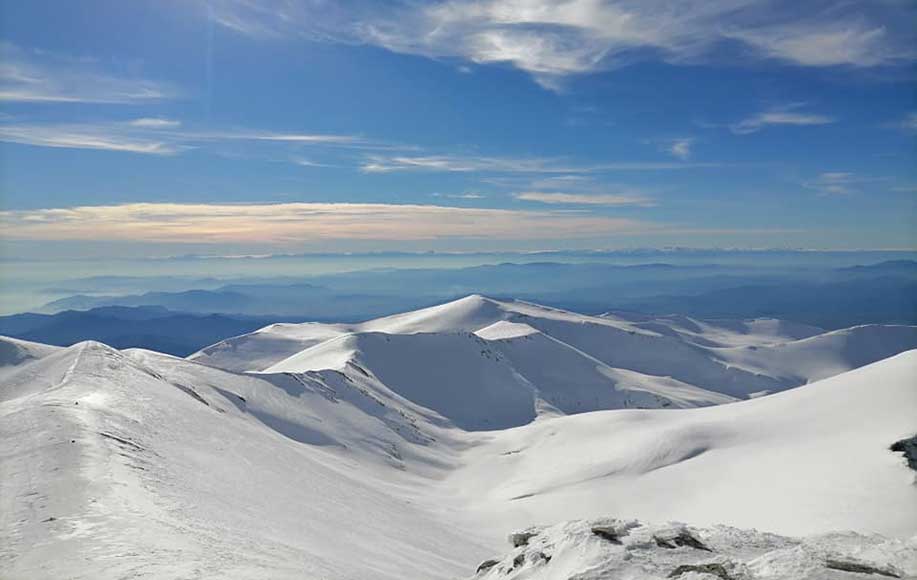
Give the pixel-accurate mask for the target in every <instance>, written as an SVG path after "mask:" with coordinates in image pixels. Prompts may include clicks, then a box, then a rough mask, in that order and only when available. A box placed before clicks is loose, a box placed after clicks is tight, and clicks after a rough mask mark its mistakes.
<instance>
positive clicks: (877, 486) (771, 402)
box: [447, 350, 917, 536]
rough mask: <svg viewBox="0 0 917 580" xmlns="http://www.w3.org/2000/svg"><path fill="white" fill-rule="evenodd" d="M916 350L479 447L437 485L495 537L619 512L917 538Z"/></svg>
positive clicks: (503, 436) (583, 417)
mask: <svg viewBox="0 0 917 580" xmlns="http://www.w3.org/2000/svg"><path fill="white" fill-rule="evenodd" d="M915 377H917V351H914V350H912V351H908V352H906V353H902V354H900V355H897V356H895V357H892V358H890V359H887V360H884V361H881V362H879V363H875V364H872V365H869V366H866V367H863V368H860V369H857V370H854V371H850V372H847V373H844V374H842V375H839V376H836V377H833V378H830V379H826V380H823V381H820V382H817V383H813V384H810V385H806V386H804V387H800V388H797V389H792V390H789V391H786V392H783V393H778V394H775V395H772V396H768V397H762V398H758V399H754V400H750V401H742V402H738V403H733V404H729V405H721V406H716V407H707V408H703V409H686V410H680V411H654V410H622V411H605V412H596V413H585V414H580V415H572V416H568V417H557V418H554V419H551V420H546V421H538V422H535V423H532V424H530V425H525V426H523V427H519V428H516V429H508V430H504V431H500V432H493V433H488V434H482V435H480V443H479V444H478V445H476V446H474V447H473V448H472V449H471V450H469V451H468V452H467V454H466V455H465V456H464V462H463V466H462V467H461V468H460V469H458V470H457V471H455V472H454V473H453V474H452V475H451V476H450V478H449V480H448V481H447V485H448V486H449V487H451V489H452V490H453V493H455V494H456V495H461V496H463V497H464V498H465V501H466V502H467V503H468V504H469V506H472V507H470V508H469V509H470V510H472V511H473V512H475V513H472V514H470V516H469V517H470V518H472V519H474V518H481V517H487V518H490V519H499V520H501V521H503V522H504V523H505V528H506V529H510V528H517V527H523V526H525V525H529V524H531V523H533V522H554V521H561V520H566V519H574V518H589V517H594V516H595V515H596V514H621V515H626V516H628V517H637V518H640V519H644V520H648V521H666V520H670V519H676V520H680V521H687V522H691V523H694V524H699V525H713V524H718V523H725V524H729V525H735V526H739V527H757V528H761V529H765V530H771V531H779V532H782V533H789V534H810V533H818V532H826V531H830V530H844V529H856V530H858V531H861V532H877V533H883V534H889V535H897V536H908V535H913V534H915V533H917V486H915V485H914V472H913V471H910V470H909V469H907V468H906V466H905V464H904V462H903V460H902V459H901V456H900V455H896V454H894V453H891V452H889V450H888V448H889V446H890V445H891V444H892V443H894V442H895V441H898V440H900V439H903V438H905V437H910V436H912V435H914V433H915V431H917V421H915V418H917V381H915V380H914V378H915Z"/></svg>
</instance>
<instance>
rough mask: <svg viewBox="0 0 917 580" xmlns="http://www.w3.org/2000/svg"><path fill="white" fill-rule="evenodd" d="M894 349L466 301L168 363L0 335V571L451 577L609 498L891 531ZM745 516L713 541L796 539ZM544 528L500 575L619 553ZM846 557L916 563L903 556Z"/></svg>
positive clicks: (873, 341)
mask: <svg viewBox="0 0 917 580" xmlns="http://www.w3.org/2000/svg"><path fill="white" fill-rule="evenodd" d="M915 346H917V338H915V329H914V328H911V327H885V326H872V327H857V328H853V329H848V330H844V331H836V332H832V333H819V332H818V329H814V328H807V327H798V326H793V325H786V324H781V323H778V322H775V321H751V322H728V321H721V322H716V323H711V322H704V321H694V320H690V319H675V318H661V319H642V318H639V317H632V318H625V317H623V316H620V315H617V316H612V315H608V316H603V317H588V316H581V315H577V314H574V313H569V312H564V311H558V310H554V309H550V308H545V307H541V306H537V305H533V304H528V303H521V302H501V301H495V300H490V299H487V298H482V297H479V296H472V297H469V298H466V299H463V300H460V301H457V302H453V303H449V304H445V305H442V306H439V307H435V308H431V309H426V310H421V311H417V312H413V313H407V314H404V315H398V316H393V317H388V318H384V319H378V320H374V321H370V322H367V323H363V324H360V325H319V324H305V325H275V326H271V327H267V328H265V329H262V330H260V331H258V332H255V333H252V334H249V335H244V336H241V337H237V338H235V339H231V340H229V341H224V342H223V343H219V344H217V345H214V346H213V347H210V348H208V349H204V350H203V351H201V352H200V353H197V354H196V355H194V356H193V357H191V360H186V359H181V358H176V357H172V356H168V355H163V354H159V353H154V352H151V351H144V350H136V349H129V350H125V351H118V350H115V349H112V348H110V347H108V346H106V345H103V344H100V343H95V342H86V343H80V344H77V345H74V346H72V347H68V348H56V347H45V346H43V345H37V344H34V343H26V342H23V341H16V340H12V339H0V472H2V474H3V477H2V478H0V576H2V577H3V578H10V579H17V580H18V579H26V578H28V579H42V578H60V577H67V578H87V579H88V578H103V579H104V578H122V577H127V576H131V575H133V576H134V577H150V578H176V577H219V578H246V579H249V578H265V579H267V578H271V579H274V578H304V577H305V578H329V579H357V578H379V579H395V578H397V579H415V578H416V579H439V578H442V579H445V578H460V577H470V576H472V575H473V574H474V572H475V569H476V568H477V566H478V565H479V564H480V563H481V562H483V561H485V560H486V559H488V558H496V557H497V555H498V554H500V553H501V552H503V551H505V550H506V549H507V548H506V545H505V543H504V542H505V540H504V538H505V536H506V534H507V533H509V532H510V531H512V530H516V529H522V528H526V527H528V526H531V525H533V524H557V525H559V526H561V528H563V529H564V530H568V531H569V530H573V531H571V532H570V534H568V535H570V537H575V536H576V533H578V532H576V530H579V529H580V528H581V527H582V526H583V525H586V524H576V523H570V524H561V523H560V522H564V521H566V520H577V519H589V520H594V519H595V518H599V517H610V516H613V517H617V518H640V519H642V520H646V521H656V522H666V521H670V520H681V521H685V522H688V523H690V524H692V525H695V526H714V525H716V524H726V525H731V526H739V527H745V528H750V527H755V528H759V529H762V530H767V531H769V532H775V533H780V534H784V535H788V536H797V535H804V534H817V533H826V532H832V531H835V530H855V531H857V532H859V533H863V534H872V533H880V534H884V535H886V536H889V537H891V538H892V539H891V540H887V541H886V540H881V539H879V538H872V537H871V539H870V540H869V542H870V544H869V545H872V543H875V544H876V545H880V544H881V545H882V546H886V545H888V546H892V545H897V544H895V542H899V541H898V540H895V539H894V538H907V537H909V536H912V535H914V534H917V486H915V485H914V483H915V479H914V472H913V471H912V470H911V469H910V468H909V467H908V466H907V463H906V462H905V460H904V459H903V458H902V457H901V454H900V453H895V452H892V451H891V450H890V446H892V445H893V444H894V443H895V442H897V441H900V440H903V439H906V438H909V437H912V436H913V435H914V432H915V428H917V424H915V422H914V417H915V416H917V389H915V388H914V381H913V379H914V377H915V376H917V350H908V349H913V348H914V347H915ZM905 350H908V352H902V351H905ZM898 353H900V354H898ZM892 355H897V356H892ZM887 357H891V358H887ZM879 359H886V360H880V361H879V362H875V363H874V364H866V363H870V362H872V361H876V360H879ZM202 363H206V364H202ZM861 365H866V366H862V368H857V369H856V370H851V369H854V368H855V367H859V366H861ZM220 366H222V367H227V368H218V367H220ZM242 370H244V371H249V372H240V371H242ZM828 375H836V376H833V377H832V378H827V379H824V380H817V379H820V378H821V377H824V376H828ZM807 381H814V382H813V383H812V384H808V385H805V386H801V387H799V388H795V389H790V388H789V387H792V386H796V385H800V384H803V383H805V382H807ZM762 391H784V392H780V393H776V394H773V395H770V396H757V395H759V394H760V393H761V392H762ZM750 395H756V396H754V397H751V400H747V399H749V396H750ZM737 399H746V400H738V401H737ZM723 403H728V404H723ZM625 407H626V408H625ZM634 407H642V408H634ZM657 407H669V408H657ZM689 407H704V408H689ZM586 411H595V412H586ZM590 525H591V524H590ZM564 526H568V527H567V528H564ZM570 526H572V527H570ZM577 526H580V527H577ZM646 526H647V529H648V530H656V529H657V528H656V527H653V526H655V524H653V525H650V524H647V525H646ZM568 528H569V529H568ZM558 529H560V528H558ZM574 532H576V533H574ZM558 533H559V532H558ZM640 533H642V532H640ZM654 533H655V532H654ZM699 533H700V532H699ZM564 534H567V532H566V531H565V532H564ZM633 534H634V536H633V537H637V535H639V534H638V533H637V531H634V532H633ZM700 534H701V536H703V538H704V539H705V540H709V541H711V542H713V543H716V542H718V541H719V540H715V539H710V538H711V537H708V536H709V533H707V532H703V533H700ZM704 534H707V535H704ZM749 534H751V532H749ZM561 535H563V534H561ZM544 537H547V538H553V537H560V536H557V534H556V533H554V532H551V533H550V534H548V535H547V536H544ZM564 537H566V536H564ZM747 537H748V538H750V540H749V541H750V542H757V544H754V545H755V546H758V548H754V549H753V548H752V547H750V546H746V549H745V551H744V552H742V553H739V552H737V551H735V550H733V549H732V548H728V547H724V548H723V550H722V552H723V554H731V555H732V557H735V558H740V559H741V560H742V562H745V561H747V560H749V559H751V558H753V557H754V558H758V557H759V556H762V555H763V554H764V553H765V552H768V551H770V550H772V549H795V548H794V547H798V546H801V545H802V544H800V542H803V541H802V540H794V539H792V538H791V539H787V540H785V541H784V540H780V541H779V542H778V541H777V540H775V541H774V542H771V543H768V542H766V541H764V540H760V538H761V537H763V535H760V534H759V535H758V536H755V535H749V536H747ZM756 538H757V539H756ZM759 540H760V541H759ZM538 541H541V540H538ZM571 541H572V540H571ZM589 541H590V542H591V541H592V539H591V538H590V540H589ZM629 541H630V540H628V542H629ZM807 541H808V540H807ZM813 541H814V540H813ZM628 542H624V544H628ZM780 542H783V543H780ZM794 542H796V543H794ZM883 542H885V543H883ZM889 542H890V543H889ZM848 543H849V542H848ZM900 543H901V542H899V544H900ZM568 544H569V543H568ZM720 544H722V545H723V546H726V544H728V542H726V541H725V540H723V541H722V542H720ZM565 545H567V544H565ZM589 545H590V546H591V544H589ZM718 545H719V544H718ZM805 545H809V544H805ZM819 545H820V544H819ZM599 546H600V547H601V548H602V550H604V549H605V548H607V546H603V545H599ZM567 548H569V550H568V549H567ZM567 548H564V554H567V555H565V556H562V555H561V553H560V551H558V552H557V556H556V560H555V559H552V560H551V567H550V568H548V567H547V566H545V565H543V564H542V563H535V562H534V561H533V562H531V563H526V564H525V566H526V567H525V571H524V573H523V570H522V568H521V567H520V568H519V569H518V570H513V571H512V573H513V574H515V576H513V577H515V578H567V577H569V576H572V575H574V574H575V573H579V572H580V571H583V570H586V569H587V568H588V567H589V566H592V565H593V564H595V563H596V562H599V561H601V562H604V561H606V560H607V561H609V562H610V561H613V560H614V558H617V556H614V555H613V554H612V555H609V554H607V553H605V552H604V551H603V552H601V553H598V552H593V551H591V548H590V549H589V550H585V549H580V548H577V547H576V546H575V545H573V544H569V545H567ZM759 548H760V549H759ZM912 548H913V547H911V548H909V549H912ZM689 549H690V548H684V547H681V548H679V547H676V548H674V550H675V552H670V551H668V549H666V551H665V554H669V555H670V556H671V554H674V553H676V552H678V551H679V550H689ZM800 549H803V548H800ZM883 549H885V548H883ZM849 551H850V550H848V552H849ZM854 552H857V551H856V550H854ZM616 553H617V552H616ZM660 553H662V552H660ZM678 553H679V554H681V555H680V556H678V558H676V559H677V560H678V563H679V565H680V564H681V563H685V562H688V561H689V560H690V559H691V558H692V557H693V555H691V554H690V553H689V555H687V556H686V555H685V554H683V553H682V552H678ZM686 553H687V552H686ZM895 553H896V554H898V553H899V552H895ZM901 553H904V552H901ZM595 554H598V555H595ZM851 554H852V552H851V553H850V554H847V556H851V557H853V556H856V557H857V558H859V560H865V561H874V562H875V563H877V565H881V566H893V567H894V570H902V571H904V572H905V573H908V574H912V573H917V560H915V558H913V557H911V556H906V557H905V556H900V555H895V556H894V557H891V556H887V557H886V556H882V555H881V554H879V553H878V552H875V553H874V552H869V553H860V552H857V554H852V555H851ZM870 554H872V555H870ZM517 555H518V554H515V553H514V554H513V555H511V558H510V560H509V562H512V561H513V560H514V559H515V558H516V556H517ZM701 555H702V556H705V557H706V555H707V553H706V552H704V554H701ZM587 556H588V557H587ZM593 556H594V557H595V558H599V560H595V559H594V558H593ZM652 557H653V558H656V556H652ZM662 557H663V556H659V558H662ZM666 557H668V556H666ZM698 557H700V556H698ZM845 557H846V556H845ZM525 558H528V556H527V555H526V556H524V558H523V560H524V562H528V560H525ZM589 558H593V559H591V560H590V559H589ZM609 558H610V560H609ZM908 558H910V559H908ZM496 559H498V560H499V561H500V562H503V561H504V560H505V559H500V558H496ZM660 561H661V560H660ZM669 561H670V560H666V562H669ZM671 561H672V562H674V560H671ZM562 562H568V563H569V566H566V567H564V566H561V567H560V568H558V567H557V566H558V565H559V564H561V563H562ZM609 565H610V564H609ZM584 566H585V568H584ZM749 566H750V564H749ZM663 569H664V566H663V565H662V564H660V566H659V567H658V570H659V571H660V574H661V571H663ZM883 569H885V568H883ZM889 569H891V568H889ZM558 570H559V571H558ZM653 570H655V569H653ZM546 571H549V572H550V573H548V572H546ZM554 571H557V572H556V573H555V572H554ZM669 572H670V571H669V570H667V569H666V570H665V573H666V574H668V573H669ZM483 573H490V572H487V571H486V570H485V571H484V572H483ZM654 573H655V572H654ZM831 573H832V574H833V573H834V572H831ZM838 573H840V574H844V572H838ZM564 574H566V575H564ZM588 577H590V576H588V575H587V576H583V578H588ZM633 577H639V576H633ZM646 577H657V576H653V575H652V574H650V575H649V576H646ZM658 577H662V576H658ZM686 577H688V576H686ZM739 577H740V576H736V578H739ZM747 577H755V576H747ZM762 577H768V576H762ZM771 577H777V576H771ZM787 577H789V576H787ZM838 577H843V576H838Z"/></svg>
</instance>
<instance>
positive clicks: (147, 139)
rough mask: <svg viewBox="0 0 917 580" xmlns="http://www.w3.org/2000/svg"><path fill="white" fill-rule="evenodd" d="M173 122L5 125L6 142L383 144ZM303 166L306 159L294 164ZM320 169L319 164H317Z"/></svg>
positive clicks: (167, 149) (117, 146) (144, 149)
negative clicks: (189, 126)
mask: <svg viewBox="0 0 917 580" xmlns="http://www.w3.org/2000/svg"><path fill="white" fill-rule="evenodd" d="M180 127H181V122H180V121H176V120H171V119H160V118H140V119H134V120H132V121H128V122H125V123H95V124H93V123H81V124H67V123H64V124H58V123H47V124H18V123H9V122H8V123H0V141H6V142H10V143H20V144H24V145H32V146H37V147H57V148H67V149H100V150H108V151H123V152H130V153H142V154H150V155H171V154H175V153H180V152H182V151H186V150H188V149H192V148H196V147H200V146H203V145H206V144H210V145H213V144H216V143H219V142H223V141H250V142H265V143H280V144H286V145H290V146H301V145H311V146H330V147H351V146H352V147H365V148H367V149H376V148H378V147H379V145H377V144H374V143H370V142H366V141H364V140H362V139H361V138H359V137H354V136H351V135H328V134H309V133H272V132H265V131H250V130H237V131H222V132H213V131H187V130H182V129H180ZM294 162H296V163H298V164H300V165H303V164H305V163H303V162H302V161H301V160H297V161H294ZM313 165H314V164H313Z"/></svg>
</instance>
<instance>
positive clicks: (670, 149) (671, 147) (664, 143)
mask: <svg viewBox="0 0 917 580" xmlns="http://www.w3.org/2000/svg"><path fill="white" fill-rule="evenodd" d="M657 143H658V145H659V149H660V150H661V151H663V152H665V153H668V154H669V155H671V156H672V157H675V158H676V159H681V160H682V161H687V160H688V159H690V158H691V149H692V147H694V139H693V138H691V137H679V138H677V139H663V140H661V141H657Z"/></svg>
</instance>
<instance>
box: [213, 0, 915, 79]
mask: <svg viewBox="0 0 917 580" xmlns="http://www.w3.org/2000/svg"><path fill="white" fill-rule="evenodd" d="M207 6H208V14H209V16H210V18H212V19H213V20H214V21H215V22H217V23H218V24H220V25H223V26H225V27H226V28H228V29H231V30H233V31H235V32H237V33H241V34H245V35H248V36H252V37H261V38H266V37H274V38H280V37H290V36H301V37H306V38H309V39H311V40H319V41H334V42H346V43H368V44H373V45H376V46H381V47H383V48H386V49H388V50H391V51H393V52H399V53H405V54H415V55H420V56H425V57H429V58H436V59H442V58H454V59H461V60H464V61H468V62H473V63H478V64H491V63H505V64H509V65H511V66H513V67H515V68H517V69H520V70H523V71H525V72H527V73H529V74H531V75H532V76H533V77H534V78H535V80H536V81H537V82H539V83H540V84H542V85H543V86H545V87H546V88H551V89H556V88H559V87H560V84H561V80H562V79H563V78H564V77H566V76H569V75H575V74H582V73H590V72H595V71H599V70H607V69H610V68H614V67H616V66H621V65H623V64H627V63H629V62H632V61H634V60H640V59H656V60H662V61H665V62H669V63H683V62H698V61H715V60H716V57H715V54H716V49H717V47H719V46H720V45H726V44H730V43H732V44H733V45H735V44H738V45H739V46H740V47H741V48H743V49H744V51H741V52H742V53H743V54H744V56H746V57H749V60H761V59H774V60H779V61H783V62H785V63H790V64H793V65H797V66H810V67H826V66H855V67H868V66H879V65H887V64H894V63H901V62H908V61H912V60H913V59H914V58H915V56H917V55H915V50H914V48H913V44H912V42H911V41H910V31H909V23H911V22H912V21H913V17H914V11H913V8H912V7H911V6H910V5H908V4H907V3H904V2H895V3H892V2H886V3H873V4H872V5H871V6H869V9H868V10H867V9H865V7H860V6H858V5H857V4H856V3H847V4H840V5H838V3H836V2H830V1H829V0H813V1H811V2H806V3H801V4H800V3H797V4H796V5H794V6H793V9H792V12H788V10H787V8H788V7H787V5H786V3H785V2H783V1H782V0H680V1H678V2H672V1H670V0H438V1H433V2H427V3H417V2H410V1H400V2H399V1H396V2H392V3H386V4H385V7H384V8H380V7H379V5H378V4H375V3H371V2H364V1H361V0H350V1H342V2H335V3H332V4H328V3H313V2H308V1H304V2H296V1H287V2H283V3H280V4H278V3H275V2H265V1H259V0H209V1H208V4H207ZM789 13H792V14H793V17H792V18H789V17H788V16H787V14H789ZM733 52H736V51H733Z"/></svg>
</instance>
